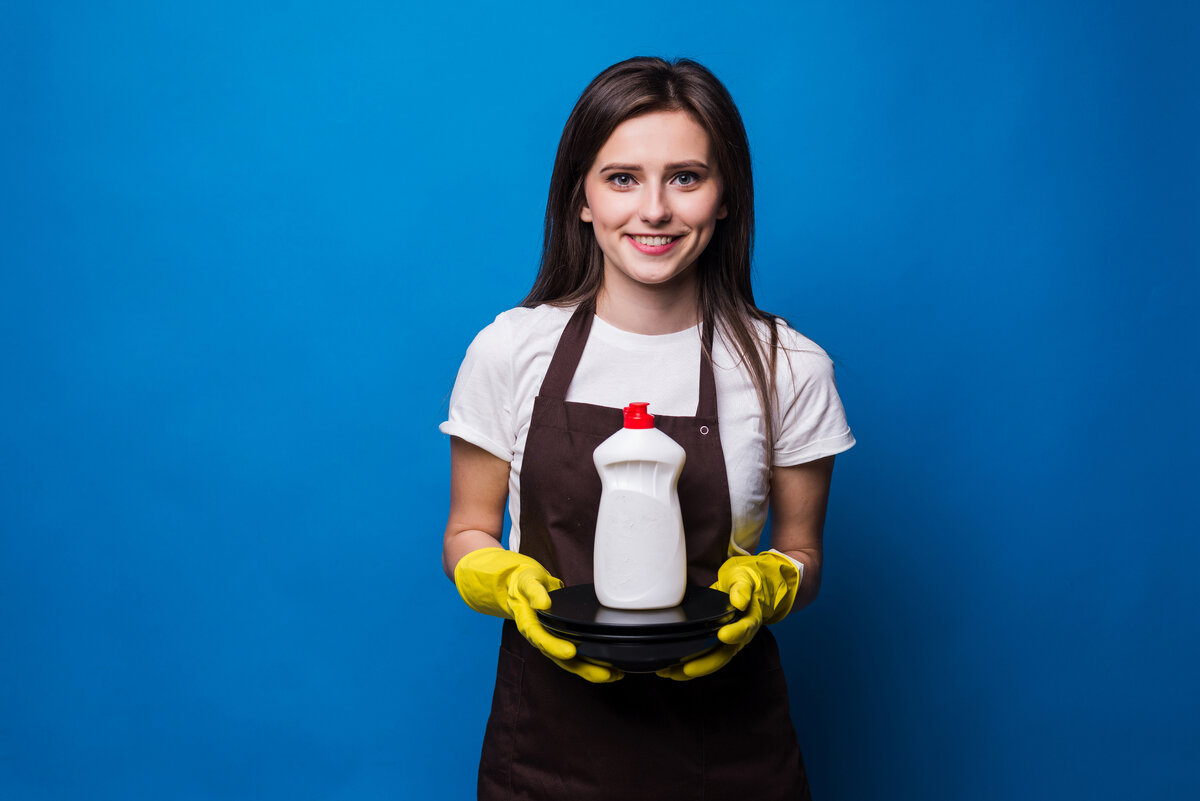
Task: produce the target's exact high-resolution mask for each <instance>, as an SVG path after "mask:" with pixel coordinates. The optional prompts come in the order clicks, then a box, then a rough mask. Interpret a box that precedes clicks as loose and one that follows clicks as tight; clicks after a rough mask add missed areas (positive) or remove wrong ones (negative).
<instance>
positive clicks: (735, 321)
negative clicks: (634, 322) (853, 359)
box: [521, 57, 779, 447]
mask: <svg viewBox="0 0 1200 801" xmlns="http://www.w3.org/2000/svg"><path fill="white" fill-rule="evenodd" d="M655 111H684V112H687V113H688V114H690V115H691V116H692V117H693V118H694V119H695V120H696V122H697V123H699V125H700V127H702V128H703V129H704V130H705V131H706V132H707V133H708V137H709V140H710V141H711V142H712V147H713V151H714V152H715V154H716V161H717V171H718V173H719V174H720V176H721V182H722V187H723V197H722V202H723V203H724V204H725V208H726V211H727V215H726V217H725V218H724V219H723V220H718V222H717V226H716V229H715V231H714V232H713V237H712V240H711V241H710V242H709V243H708V247H706V248H705V249H704V252H703V253H701V254H700V256H699V258H698V259H697V260H696V275H697V279H698V281H697V283H698V284H699V298H698V301H699V311H700V317H701V320H702V322H703V325H704V333H705V334H706V338H705V341H708V339H707V336H708V335H710V334H711V333H712V331H713V329H714V327H719V328H720V330H721V332H722V334H723V335H724V336H725V337H726V339H727V341H729V342H730V343H731V344H732V346H733V349H734V350H735V351H736V352H737V354H738V355H739V357H740V358H741V359H742V360H743V361H744V362H745V364H746V365H747V367H748V368H749V371H750V378H751V380H752V381H753V383H754V388H755V391H756V392H757V394H758V397H759V401H760V403H761V404H762V407H763V415H764V422H765V424H766V438H767V444H768V447H770V446H771V443H772V442H773V438H774V417H775V416H774V413H773V407H774V404H773V403H771V401H770V398H771V396H772V395H773V394H774V384H775V380H774V379H775V363H776V351H777V350H778V345H779V335H778V331H777V330H776V324H777V321H778V319H779V318H777V317H776V316H775V315H773V314H770V313H768V312H765V311H763V310H762V309H760V308H758V306H756V305H755V303H754V291H753V289H752V288H751V286H750V262H751V255H752V252H753V249H754V180H753V177H752V175H751V170H750V143H749V141H748V140H747V138H746V128H745V126H744V125H743V124H742V116H741V114H739V113H738V110H737V106H736V105H734V102H733V98H732V97H730V95H729V91H728V90H727V89H726V88H725V86H724V85H723V84H722V83H721V82H720V81H719V80H717V77H716V76H715V75H713V74H712V73H711V72H709V70H708V69H707V68H705V67H704V66H702V65H700V64H698V63H696V62H695V61H691V60H689V59H676V60H675V61H666V60H664V59H661V58H651V57H639V58H631V59H629V60H627V61H622V62H620V63H619V64H614V65H613V66H611V67H609V68H608V69H606V70H604V71H603V72H601V73H600V74H599V75H597V76H596V77H595V78H594V79H593V80H592V82H591V83H590V84H588V86H587V88H586V89H584V90H583V94H582V95H580V97H579V100H578V102H576V103H575V108H574V109H573V110H572V111H571V116H570V117H568V118H567V123H566V125H565V126H564V127H563V133H562V138H561V139H560V140H559V143H558V155H557V156H556V157H555V159H554V172H553V174H552V175H551V177H550V194H549V197H548V198H547V200H546V220H545V231H544V238H543V241H542V261H541V266H540V267H539V269H538V274H537V279H536V280H535V281H534V284H533V288H532V289H531V290H530V291H529V295H528V296H527V297H526V298H525V300H524V301H523V302H522V304H521V305H523V306H528V307H533V306H537V305H539V304H541V303H551V304H555V305H564V306H565V305H574V304H577V303H587V304H592V305H594V304H595V301H596V295H597V293H598V292H599V291H600V285H601V281H602V280H603V277H604V254H603V252H602V251H601V250H600V245H599V244H598V243H597V242H596V237H595V235H594V234H593V233H592V226H591V224H589V223H585V222H583V221H582V220H580V219H579V212H580V209H582V208H583V203H584V179H585V178H586V176H587V172H588V170H589V169H591V166H592V163H593V162H594V161H595V159H596V154H597V153H599V152H600V148H602V147H603V146H604V143H605V142H607V141H608V138H609V136H611V135H612V132H613V131H614V130H616V128H617V126H618V125H620V124H621V123H623V122H624V121H626V120H628V119H632V118H633V117H639V116H641V115H643V114H649V113H651V112H655ZM756 323H763V324H765V326H766V328H767V330H768V331H769V332H770V333H769V336H768V341H766V342H764V341H763V337H762V336H761V335H760V334H759V333H758V332H757V331H756V330H755V326H756ZM710 355H711V354H710Z"/></svg>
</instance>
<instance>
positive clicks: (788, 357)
mask: <svg viewBox="0 0 1200 801" xmlns="http://www.w3.org/2000/svg"><path fill="white" fill-rule="evenodd" d="M796 336H798V335H796ZM778 367H779V369H778V372H777V374H776V375H777V377H776V391H777V393H778V405H777V406H776V408H777V409H778V410H779V414H778V418H777V419H776V421H775V427H776V432H775V454H774V463H775V464H776V465H778V466H780V467H789V466H792V465H798V464H804V463H805V462H811V461H813V460H815V459H820V458H822V457H825V456H832V455H833V454H836V453H841V452H842V451H845V450H848V449H849V448H851V447H852V446H853V445H854V435H853V434H852V433H850V426H849V424H848V423H847V422H846V411H845V409H843V408H842V399H841V398H840V397H839V396H838V391H837V383H836V381H835V380H834V377H833V361H832V360H830V358H829V357H828V356H827V355H826V354H825V352H824V351H822V350H821V349H820V348H819V347H817V346H815V345H811V343H810V346H809V347H802V348H799V349H793V348H790V347H787V343H786V342H785V349H783V350H782V351H781V352H780V354H779V361H778Z"/></svg>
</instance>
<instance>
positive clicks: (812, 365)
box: [754, 317, 833, 386]
mask: <svg viewBox="0 0 1200 801" xmlns="http://www.w3.org/2000/svg"><path fill="white" fill-rule="evenodd" d="M754 331H755V333H756V334H757V336H758V339H759V342H760V343H761V345H762V349H763V351H764V353H766V352H768V351H769V349H770V348H771V346H772V344H774V346H775V380H776V381H777V382H785V383H787V384H791V385H795V386H803V385H804V384H806V383H808V382H809V381H810V380H812V379H813V378H817V379H824V378H825V377H831V376H832V375H833V360H832V359H830V358H829V354H828V353H826V352H825V349H824V348H822V347H821V346H820V345H818V344H817V343H816V342H814V341H813V340H811V339H809V338H808V337H806V336H805V335H804V334H801V333H800V332H799V331H797V330H796V329H795V328H792V326H791V325H789V324H788V322H787V321H786V320H784V319H783V318H781V317H779V318H776V319H775V337H774V343H772V336H771V327H770V325H768V324H767V323H765V322H762V321H761V320H755V321H754Z"/></svg>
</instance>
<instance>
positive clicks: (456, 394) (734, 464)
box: [440, 305, 854, 554]
mask: <svg viewBox="0 0 1200 801" xmlns="http://www.w3.org/2000/svg"><path fill="white" fill-rule="evenodd" d="M573 311H574V309H573V308H569V307H568V308H562V307H558V306H550V305H542V306H538V307H537V308H533V309H526V308H516V309H510V310H509V311H506V312H504V313H503V314H500V315H499V316H498V317H496V319H495V321H494V322H493V323H492V324H491V325H489V326H488V327H487V328H485V329H483V330H482V331H480V332H479V334H478V335H477V336H476V337H475V340H474V341H473V342H472V343H471V346H470V347H469V348H468V349H467V355H466V358H464V359H463V363H462V366H461V367H460V368H459V370H458V378H457V380H456V381H455V383H454V391H453V393H452V394H451V396H450V414H449V419H448V420H446V422H444V423H442V424H441V426H440V430H441V431H442V432H443V433H445V434H450V435H451V436H455V437H461V438H462V439H464V440H466V441H467V442H470V443H471V444H473V445H476V446H478V447H480V448H483V449H484V450H486V451H488V452H489V453H492V454H493V455H495V456H498V457H499V458H501V459H503V460H505V461H506V462H509V464H510V469H509V477H508V489H509V494H508V498H509V501H508V511H509V516H510V517H511V519H512V529H511V532H510V534H509V547H510V548H511V549H512V550H520V542H521V531H520V521H521V493H520V486H521V464H522V460H523V458H524V455H525V437H526V434H527V433H528V431H529V421H530V417H531V415H532V414H533V400H534V398H535V397H536V396H537V394H538V391H539V389H540V388H541V385H542V379H543V378H544V377H545V375H546V370H547V369H549V367H550V359H551V357H552V356H553V355H554V349H555V347H556V346H557V345H558V339H559V337H560V336H561V335H562V331H563V328H564V327H565V326H566V324H567V321H568V320H569V319H570V317H571V314H572V312H573ZM763 333H764V336H765V335H766V333H767V332H766V331H765V330H764V332H763ZM779 336H780V343H781V345H782V350H781V351H780V355H779V357H778V360H777V362H778V365H777V370H776V378H775V382H776V397H775V421H774V422H775V425H774V427H775V429H776V430H775V434H774V437H773V442H774V447H773V456H772V459H770V460H769V459H768V457H767V447H766V427H765V425H764V420H763V414H762V408H761V407H760V405H759V401H758V395H757V393H756V392H755V390H754V384H753V383H752V381H751V378H750V373H749V371H748V370H747V369H745V368H744V367H742V366H741V365H740V363H739V360H738V359H737V358H736V356H734V355H733V354H732V353H731V348H730V347H728V346H727V345H726V342H725V340H724V339H723V338H722V336H721V335H720V332H719V331H718V332H717V335H716V336H715V337H714V341H713V368H714V370H713V374H714V377H715V380H716V385H717V415H718V417H719V418H720V421H721V425H720V433H721V449H722V451H723V452H724V454H725V469H726V473H727V475H728V479H729V498H730V503H731V506H732V510H731V511H732V513H733V530H732V531H731V532H730V553H731V554H733V553H736V552H742V553H754V552H755V550H756V549H757V546H758V539H759V535H760V534H761V533H762V527H763V524H764V522H765V521H766V518H767V505H768V500H769V496H770V489H771V467H772V462H773V463H774V465H778V466H780V467H786V466H790V465H797V464H803V463H804V462H809V461H812V460H814V459H820V458H821V457H823V456H830V455H832V454H835V453H841V452H842V451H844V450H847V449H848V448H850V447H851V446H852V445H854V436H853V435H852V434H851V433H850V427H849V426H848V425H847V424H846V414H845V411H844V410H843V409H842V402H841V399H840V398H839V397H838V394H837V386H836V385H835V383H834V379H833V363H832V362H831V361H830V359H829V357H828V356H827V355H826V354H825V351H823V350H821V348H820V347H819V346H818V345H817V344H816V343H814V342H813V341H812V340H810V339H808V338H807V337H805V336H803V335H801V334H799V333H798V332H796V331H794V330H793V329H791V328H789V327H787V326H785V325H783V324H782V323H781V324H780V326H779ZM700 351H701V346H700V327H699V326H696V327H694V328H689V329H687V330H686V331H679V332H676V333H673V334H663V335H659V336H647V335H645V334H633V333H630V332H628V331H622V330H620V329H618V328H615V327H613V326H612V325H610V324H608V323H606V322H604V321H603V320H602V319H600V318H599V317H594V318H593V321H592V329H591V333H590V334H589V336H588V341H587V346H586V347H585V348H584V351H583V356H582V357H581V358H580V360H579V366H578V368H577V369H576V371H575V377H574V378H573V379H572V381H571V385H570V387H569V388H568V390H567V398H566V399H567V400H568V401H576V402H580V403H591V404H596V405H599V406H610V407H614V408H618V409H619V408H622V407H624V406H626V405H628V404H629V403H630V402H632V401H648V402H649V404H650V406H649V411H650V413H651V414H665V415H680V416H691V415H694V414H695V413H696V406H697V404H698V402H699V389H700Z"/></svg>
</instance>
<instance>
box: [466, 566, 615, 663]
mask: <svg viewBox="0 0 1200 801" xmlns="http://www.w3.org/2000/svg"><path fill="white" fill-rule="evenodd" d="M454 585H455V586H456V587H458V594H459V595H461V596H462V598H463V600H464V601H466V602H467V606H469V607H471V608H472V609H474V610H475V611H476V612H483V613H484V614H485V615H495V616H496V617H503V618H508V619H510V620H513V621H515V622H516V624H517V630H518V631H519V632H521V635H522V636H523V637H524V638H525V639H527V640H529V642H530V644H531V645H533V647H534V648H536V649H538V650H539V651H541V652H542V653H543V654H545V655H546V657H547V658H548V659H550V661H552V662H554V663H555V664H556V665H558V666H559V667H561V668H562V669H563V670H566V671H569V672H571V673H574V674H575V675H577V676H580V677H582V678H584V679H587V680H588V681H590V682H593V683H595V684H603V683H606V682H610V681H616V680H617V679H620V678H622V677H623V676H624V675H625V674H624V673H622V672H621V671H619V670H617V669H616V668H612V667H606V666H604V665H597V664H593V663H591V662H585V661H584V660H582V659H577V658H576V657H575V646H574V644H572V643H569V642H567V641H566V640H563V639H560V638H558V637H555V636H554V635H553V634H551V633H550V632H548V631H546V628H545V627H544V626H543V625H542V624H541V621H539V620H538V618H537V613H538V610H546V609H549V608H550V590H557V589H559V588H560V587H562V586H563V583H562V581H560V580H559V579H556V578H555V577H554V576H551V575H550V574H549V573H548V572H546V568H544V567H542V566H541V565H540V564H538V562H537V560H536V559H532V558H530V557H528V556H525V555H524V554H519V553H516V552H514V551H508V550H505V549H504V548H480V549H479V550H477V551H471V552H470V553H468V554H467V555H466V556H464V557H463V558H462V559H460V560H459V561H458V565H457V566H456V567H455V568H454Z"/></svg>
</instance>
